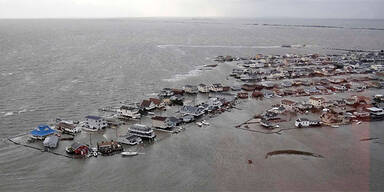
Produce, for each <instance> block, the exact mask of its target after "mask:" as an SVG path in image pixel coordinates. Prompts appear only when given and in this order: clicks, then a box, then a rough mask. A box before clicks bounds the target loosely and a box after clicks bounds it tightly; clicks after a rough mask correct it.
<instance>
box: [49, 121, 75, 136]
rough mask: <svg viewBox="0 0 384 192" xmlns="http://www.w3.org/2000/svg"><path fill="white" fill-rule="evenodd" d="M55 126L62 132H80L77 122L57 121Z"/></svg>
mask: <svg viewBox="0 0 384 192" xmlns="http://www.w3.org/2000/svg"><path fill="white" fill-rule="evenodd" d="M55 128H56V129H57V130H59V131H62V132H64V133H77V132H80V129H78V128H77V124H75V123H73V122H67V121H59V122H58V123H57V124H56V126H55Z"/></svg>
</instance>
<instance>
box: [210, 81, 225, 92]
mask: <svg viewBox="0 0 384 192" xmlns="http://www.w3.org/2000/svg"><path fill="white" fill-rule="evenodd" d="M209 90H210V91H213V92H222V91H223V85H221V84H220V83H214V84H212V85H211V86H210V87H209Z"/></svg>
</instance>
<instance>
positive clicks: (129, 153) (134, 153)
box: [120, 151, 139, 157]
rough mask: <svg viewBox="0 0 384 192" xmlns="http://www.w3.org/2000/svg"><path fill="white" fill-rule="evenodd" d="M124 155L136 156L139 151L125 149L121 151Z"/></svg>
mask: <svg viewBox="0 0 384 192" xmlns="http://www.w3.org/2000/svg"><path fill="white" fill-rule="evenodd" d="M120 154H121V155H122V156H125V157H129V156H136V155H138V154H139V153H138V152H136V151H124V152H121V153H120Z"/></svg>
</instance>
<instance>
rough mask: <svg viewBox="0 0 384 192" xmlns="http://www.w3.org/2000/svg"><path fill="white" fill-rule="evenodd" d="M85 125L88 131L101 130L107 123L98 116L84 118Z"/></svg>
mask: <svg viewBox="0 0 384 192" xmlns="http://www.w3.org/2000/svg"><path fill="white" fill-rule="evenodd" d="M85 125H86V127H87V128H89V129H93V130H101V129H103V128H106V127H107V126H108V123H107V121H105V120H104V119H103V118H101V117H98V116H86V117H85Z"/></svg>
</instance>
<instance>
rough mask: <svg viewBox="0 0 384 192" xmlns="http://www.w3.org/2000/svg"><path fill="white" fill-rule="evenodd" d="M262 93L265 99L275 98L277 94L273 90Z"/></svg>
mask: <svg viewBox="0 0 384 192" xmlns="http://www.w3.org/2000/svg"><path fill="white" fill-rule="evenodd" d="M262 92H263V97H264V98H272V97H274V96H275V93H274V92H273V91H271V90H263V91H262Z"/></svg>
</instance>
